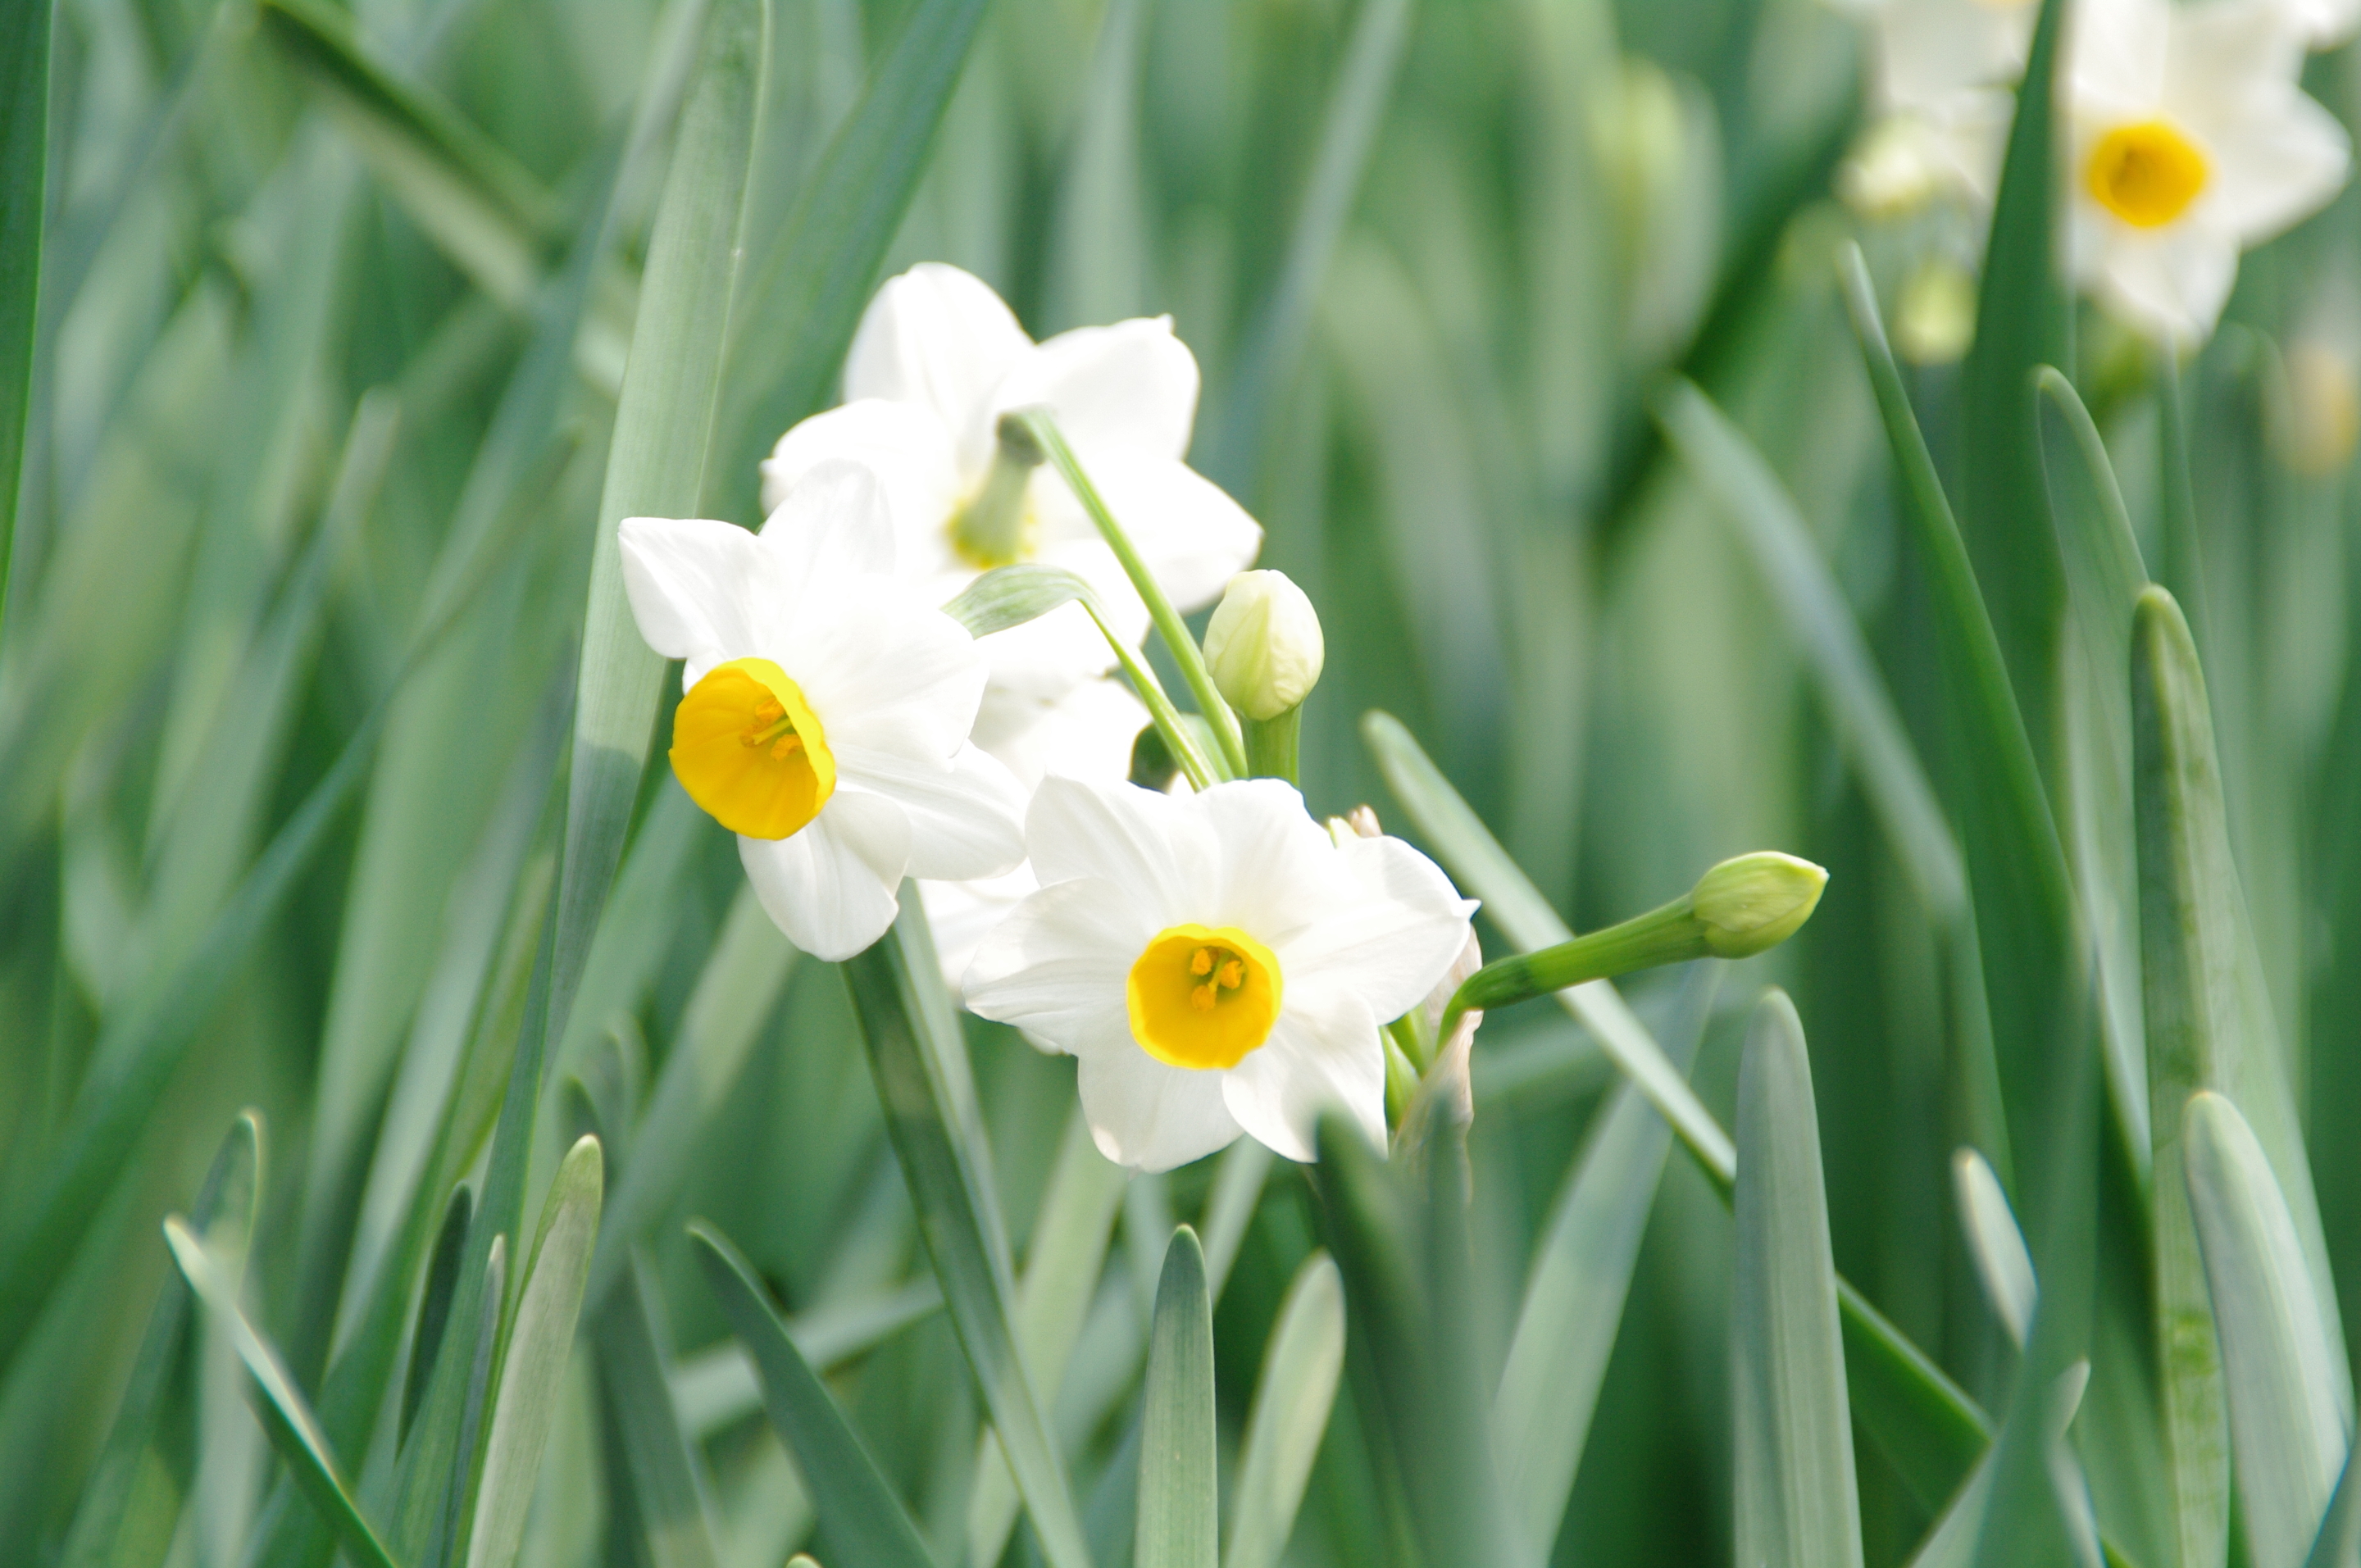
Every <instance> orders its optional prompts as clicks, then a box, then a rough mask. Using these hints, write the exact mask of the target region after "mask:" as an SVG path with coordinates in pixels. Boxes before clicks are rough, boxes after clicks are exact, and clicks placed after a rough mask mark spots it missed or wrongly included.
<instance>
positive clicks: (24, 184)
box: [0, 0, 56, 623]
mask: <svg viewBox="0 0 2361 1568" xmlns="http://www.w3.org/2000/svg"><path fill="white" fill-rule="evenodd" d="M55 10H56V7H55V6H54V5H51V4H50V0H24V3H23V4H20V5H12V6H10V7H9V8H8V15H7V17H6V19H5V21H0V62H5V63H0V623H5V619H6V615H7V605H8V566H9V562H10V560H11V559H12V557H13V556H14V554H15V550H14V545H15V543H16V489H17V484H18V481H19V480H20V478H21V477H23V474H24V463H25V429H26V421H27V414H28V412H29V411H30V407H31V403H32V393H33V344H34V337H35V331H34V329H35V326H36V324H37V323H38V321H39V319H40V313H41V309H40V307H41V245H42V236H41V230H42V225H43V222H44V220H45V219H46V218H47V216H48V211H49V206H48V203H49V18H50V16H51V15H52V14H53V13H54V11H55Z"/></svg>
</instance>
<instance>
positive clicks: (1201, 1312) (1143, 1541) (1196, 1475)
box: [1132, 1225, 1221, 1568]
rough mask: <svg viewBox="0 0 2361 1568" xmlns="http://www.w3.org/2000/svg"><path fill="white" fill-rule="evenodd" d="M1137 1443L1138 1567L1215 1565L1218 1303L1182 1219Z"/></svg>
mask: <svg viewBox="0 0 2361 1568" xmlns="http://www.w3.org/2000/svg"><path fill="white" fill-rule="evenodd" d="M1146 1399H1147V1407H1146V1413H1145V1415H1144V1417H1143V1418H1142V1419H1143V1421H1144V1425H1143V1427H1142V1430H1141V1438H1140V1446H1139V1519H1138V1541H1137V1546H1136V1547H1135V1548H1134V1550H1133V1552H1132V1561H1133V1562H1134V1563H1137V1564H1138V1568H1215V1564H1216V1563H1217V1562H1218V1560H1219V1557H1220V1541H1221V1504H1220V1497H1219V1494H1218V1492H1217V1490H1216V1488H1217V1486H1219V1482H1218V1481H1217V1479H1216V1477H1215V1473H1214V1441H1213V1298H1212V1297H1211V1296H1210V1295H1209V1294H1207V1292H1206V1289H1205V1253H1204V1249H1203V1248H1202V1246H1200V1245H1198V1242H1197V1233H1196V1232H1194V1231H1192V1230H1191V1229H1190V1228H1189V1227H1188V1226H1186V1225H1182V1226H1181V1227H1180V1229H1178V1230H1176V1231H1174V1232H1173V1233H1172V1245H1170V1246H1169V1247H1167V1248H1166V1249H1165V1253H1164V1272H1163V1277H1161V1278H1160V1279H1159V1280H1158V1282H1157V1286H1156V1310H1155V1312H1154V1314H1153V1316H1152V1317H1151V1319H1150V1320H1149V1326H1148V1392H1147V1395H1146Z"/></svg>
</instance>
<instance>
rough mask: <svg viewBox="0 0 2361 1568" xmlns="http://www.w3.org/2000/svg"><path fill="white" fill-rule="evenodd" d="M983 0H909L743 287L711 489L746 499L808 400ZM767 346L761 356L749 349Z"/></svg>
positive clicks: (812, 400) (880, 257) (911, 187)
mask: <svg viewBox="0 0 2361 1568" xmlns="http://www.w3.org/2000/svg"><path fill="white" fill-rule="evenodd" d="M986 4H987V0H920V3H919V4H917V5H913V6H911V7H910V9H909V16H908V19H907V20H906V21H905V22H904V23H903V24H902V30H901V33H900V34H899V35H898V36H897V37H896V38H895V40H894V43H893V46H892V48H891V49H889V50H887V52H886V53H885V55H884V58H883V59H882V60H879V62H878V65H877V70H876V72H875V74H874V75H873V76H872V77H871V78H870V82H869V86H868V89H867V91H866V92H864V93H862V98H861V102H860V103H859V104H857V105H856V106H855V107H854V108H853V110H852V112H851V114H850V115H847V116H846V117H845V120H844V124H843V125H842V126H840V127H839V128H838V130H837V133H836V135H835V137H833V138H832V139H831V140H830V141H829V146H828V151H827V152H826V153H825V154H823V155H822V157H821V159H820V162H819V167H818V169H816V170H813V172H812V175H811V178H810V180H809V181H807V183H806V185H805V187H804V192H803V195H802V196H801V197H800V199H798V200H797V202H796V208H795V211H794V213H793V214H791V215H790V216H789V217H788V219H787V223H786V226H785V229H784V230H783V231H782V236H781V239H780V241H779V243H778V245H777V247H775V248H774V250H773V251H772V253H771V254H770V256H769V257H768V258H765V259H764V261H763V266H762V269H761V270H760V271H759V272H758V273H757V274H756V275H755V276H754V277H753V278H752V280H750V281H749V282H748V284H747V286H746V309H745V311H744V318H745V319H744V323H743V326H742V328H741V330H740V331H739V332H738V333H737V334H735V345H736V353H737V356H738V357H737V360H736V362H735V363H733V364H732V366H731V367H730V385H731V387H732V388H733V389H744V390H743V392H742V393H739V394H733V403H732V409H731V411H730V415H729V417H728V418H726V419H725V420H724V422H723V427H724V428H723V434H722V447H721V453H722V460H723V463H724V465H725V466H723V467H722V469H721V470H720V479H719V483H720V485H721V486H723V487H726V488H721V489H719V491H718V492H717V493H719V494H720V495H723V496H726V497H729V498H730V499H731V500H732V501H733V502H735V503H737V504H739V505H741V506H751V505H752V501H753V499H754V492H755V479H756V474H755V465H756V462H757V460H758V459H759V458H760V457H761V456H762V455H763V453H764V452H766V451H768V450H769V448H770V445H771V444H772V443H773V442H774V441H776V440H777V439H778V438H779V434H780V433H781V432H783V431H785V429H786V428H787V426H789V425H790V424H793V423H794V422H796V421H797V420H799V419H801V418H803V417H804V416H805V415H806V414H807V413H809V412H811V411H812V410H813V409H814V408H816V407H818V404H819V401H820V400H821V398H822V397H823V396H824V395H825V394H826V391H827V389H828V385H829V381H830V380H831V379H832V378H834V377H835V375H836V371H837V365H838V362H839V361H840V359H841V358H842V357H843V356H844V350H845V345H848V344H850V343H851V341H852V333H853V329H854V327H855V326H856V325H857V324H858V323H859V322H860V319H861V311H862V306H863V305H865V304H866V303H867V302H868V298H869V291H870V288H871V286H872V284H873V282H874V281H875V280H876V277H877V269H878V267H879V265H880V264H881V263H882V262H883V261H884V259H885V250H886V247H888V246H889V245H891V244H892V243H893V239H894V232H895V229H897V228H898V227H900V226H901V223H902V214H903V211H904V209H905V208H906V207H907V206H908V205H909V203H910V197H911V194H912V192H915V191H916V190H917V183H918V176H919V174H920V172H921V171H922V170H924V169H925V167H926V163H927V154H928V148H929V147H930V146H931V145H932V144H933V141H934V137H935V127H936V126H939V124H941V122H942V116H943V110H944V108H945V106H946V105H947V104H949V103H950V97H951V90H952V88H954V87H955V86H957V85H958V83H959V79H960V71H961V68H962V67H963V66H965V65H966V63H967V55H968V49H969V46H970V45H971V44H972V43H973V42H974V40H975V33H976V28H977V27H979V26H980V25H981V24H982V22H983V14H984V9H985V5H986ZM754 355H771V356H774V358H773V359H772V360H771V361H770V362H769V363H768V364H765V363H764V362H763V361H762V360H759V359H755V358H753V357H752V356H754Z"/></svg>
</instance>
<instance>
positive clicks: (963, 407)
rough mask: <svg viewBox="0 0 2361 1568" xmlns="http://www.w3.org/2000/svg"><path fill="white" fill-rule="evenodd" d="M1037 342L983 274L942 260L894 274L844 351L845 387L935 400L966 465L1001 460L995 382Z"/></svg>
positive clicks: (979, 469) (979, 471) (929, 403)
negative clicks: (996, 455)
mask: <svg viewBox="0 0 2361 1568" xmlns="http://www.w3.org/2000/svg"><path fill="white" fill-rule="evenodd" d="M1031 347H1032V340H1031V339H1030V338H1028V337H1027V336H1026V335H1025V329H1024V328H1023V327H1021V326H1019V325H1017V324H1016V314H1015V313H1013V312H1011V311H1010V310H1009V308H1008V307H1007V305H1006V304H1005V303H1003V302H1002V301H1001V298H1000V296H999V295H997V294H995V293H994V292H993V291H992V289H991V287H990V285H988V284H986V283H985V282H984V281H983V280H982V279H980V278H976V277H974V276H972V275H971V274H969V273H966V272H962V271H961V270H960V269H958V268H956V267H948V266H945V265H944V264H942V263H941V262H939V261H929V262H923V263H921V264H920V265H918V266H917V267H913V268H912V269H910V270H908V271H907V272H905V273H903V274H902V275H901V276H900V277H899V278H894V279H890V280H887V282H886V284H885V286H884V288H882V289H880V290H878V291H877V297H876V298H875V299H873V300H872V301H870V302H869V309H868V310H867V311H866V312H864V313H862V317H861V327H860V330H859V331H858V332H856V333H854V334H853V337H852V348H851V352H849V353H848V354H847V355H846V356H845V360H844V396H845V400H846V401H848V402H851V401H853V400H857V399H861V398H889V399H892V400H895V401H896V402H905V403H920V404H923V405H925V406H926V407H928V408H929V409H932V410H933V411H935V413H936V415H937V416H938V417H939V418H940V419H941V421H942V422H943V425H944V428H946V429H947V430H949V431H950V433H951V439H952V443H953V447H952V450H953V451H954V452H955V453H956V454H957V456H958V460H959V467H960V472H961V474H963V475H966V476H970V477H982V475H983V471H984V469H985V468H986V467H987V466H990V464H991V462H992V447H993V430H992V421H993V417H994V413H995V412H996V411H995V410H994V407H993V404H992V394H993V389H994V388H996V387H998V386H999V385H1000V383H1001V382H1002V380H1004V379H1005V378H1006V377H1007V375H1008V373H1009V371H1010V370H1011V369H1012V368H1014V367H1016V364H1017V362H1018V361H1019V360H1020V359H1022V358H1023V357H1024V356H1025V355H1026V354H1027V351H1028V350H1029V349H1030V348H1031Z"/></svg>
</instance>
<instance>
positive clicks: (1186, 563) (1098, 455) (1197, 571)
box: [1032, 442, 1262, 610]
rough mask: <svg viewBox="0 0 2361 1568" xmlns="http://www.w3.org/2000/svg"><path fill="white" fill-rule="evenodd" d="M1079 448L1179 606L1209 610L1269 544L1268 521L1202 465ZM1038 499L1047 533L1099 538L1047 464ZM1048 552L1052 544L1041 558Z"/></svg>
mask: <svg viewBox="0 0 2361 1568" xmlns="http://www.w3.org/2000/svg"><path fill="white" fill-rule="evenodd" d="M1074 455H1075V456H1076V457H1078V458H1079V459H1080V460H1081V462H1082V472H1083V473H1084V474H1086V475H1088V476H1089V477H1090V480H1091V483H1092V484H1093V486H1094V487H1095V488H1097V490H1098V492H1099V495H1100V497H1101V499H1104V501H1105V502H1106V504H1107V510H1109V511H1111V512H1113V513H1114V514H1115V521H1117V522H1119V523H1121V524H1123V531H1124V532H1125V533H1126V534H1128V535H1129V536H1130V538H1131V543H1132V546H1133V548H1135V549H1136V550H1137V551H1138V552H1139V558H1140V559H1141V560H1142V561H1143V562H1145V563H1146V564H1147V565H1148V571H1149V572H1150V573H1152V574H1154V576H1155V577H1156V580H1157V581H1158V582H1159V583H1160V584H1162V585H1163V587H1164V591H1165V593H1166V594H1167V595H1168V596H1170V598H1171V600H1172V602H1173V604H1174V605H1175V606H1177V607H1179V608H1180V609H1183V610H1189V609H1202V608H1203V607H1204V606H1206V605H1209V604H1211V603H1213V601H1214V600H1215V599H1217V598H1221V596H1222V589H1223V588H1224V587H1227V586H1228V584H1229V581H1230V579H1231V578H1232V577H1234V576H1237V574H1238V573H1240V572H1242V571H1244V570H1245V569H1246V567H1247V566H1248V565H1252V564H1253V561H1254V558H1255V556H1256V554H1257V553H1258V552H1259V551H1260V550H1261V549H1262V525H1261V524H1260V523H1258V522H1257V521H1255V520H1254V519H1253V518H1251V517H1248V516H1247V515H1246V509H1245V508H1243V507H1241V506H1239V505H1238V503H1237V502H1235V501H1234V500H1232V499H1230V497H1229V495H1228V493H1227V492H1225V491H1224V490H1223V488H1221V487H1220V486H1219V485H1216V484H1214V483H1213V481H1212V480H1211V479H1208V478H1206V477H1204V476H1203V475H1202V474H1200V473H1198V472H1197V471H1196V470H1195V469H1193V468H1191V467H1189V466H1186V465H1184V464H1181V463H1178V462H1175V461H1174V460H1172V459H1171V458H1169V457H1164V456H1160V455H1157V454H1155V453H1151V452H1145V451H1142V450H1140V449H1139V448H1137V447H1132V446H1115V445H1089V446H1085V445H1084V444H1082V443H1080V442H1077V443H1075V446H1074ZM1032 499H1033V507H1034V511H1035V513H1036V515H1037V516H1038V517H1039V518H1040V519H1041V527H1042V532H1043V534H1044V535H1045V536H1046V537H1049V538H1054V539H1060V540H1082V539H1089V540H1093V541H1094V540H1095V539H1096V536H1097V531H1096V529H1095V528H1093V526H1092V524H1091V522H1090V521H1089V519H1088V517H1087V516H1086V514H1084V513H1083V511H1082V507H1081V504H1080V503H1079V502H1077V501H1076V500H1075V499H1073V496H1072V494H1071V492H1070V491H1069V490H1068V489H1067V488H1066V487H1065V483H1064V481H1063V480H1061V479H1060V478H1059V477H1058V476H1057V475H1056V474H1055V473H1051V472H1048V471H1046V470H1045V471H1044V473H1043V474H1042V475H1040V476H1038V477H1036V478H1035V479H1034V482H1033V490H1032ZM1048 556H1049V552H1048V551H1046V550H1045V551H1044V552H1042V558H1044V559H1046V558H1048Z"/></svg>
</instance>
